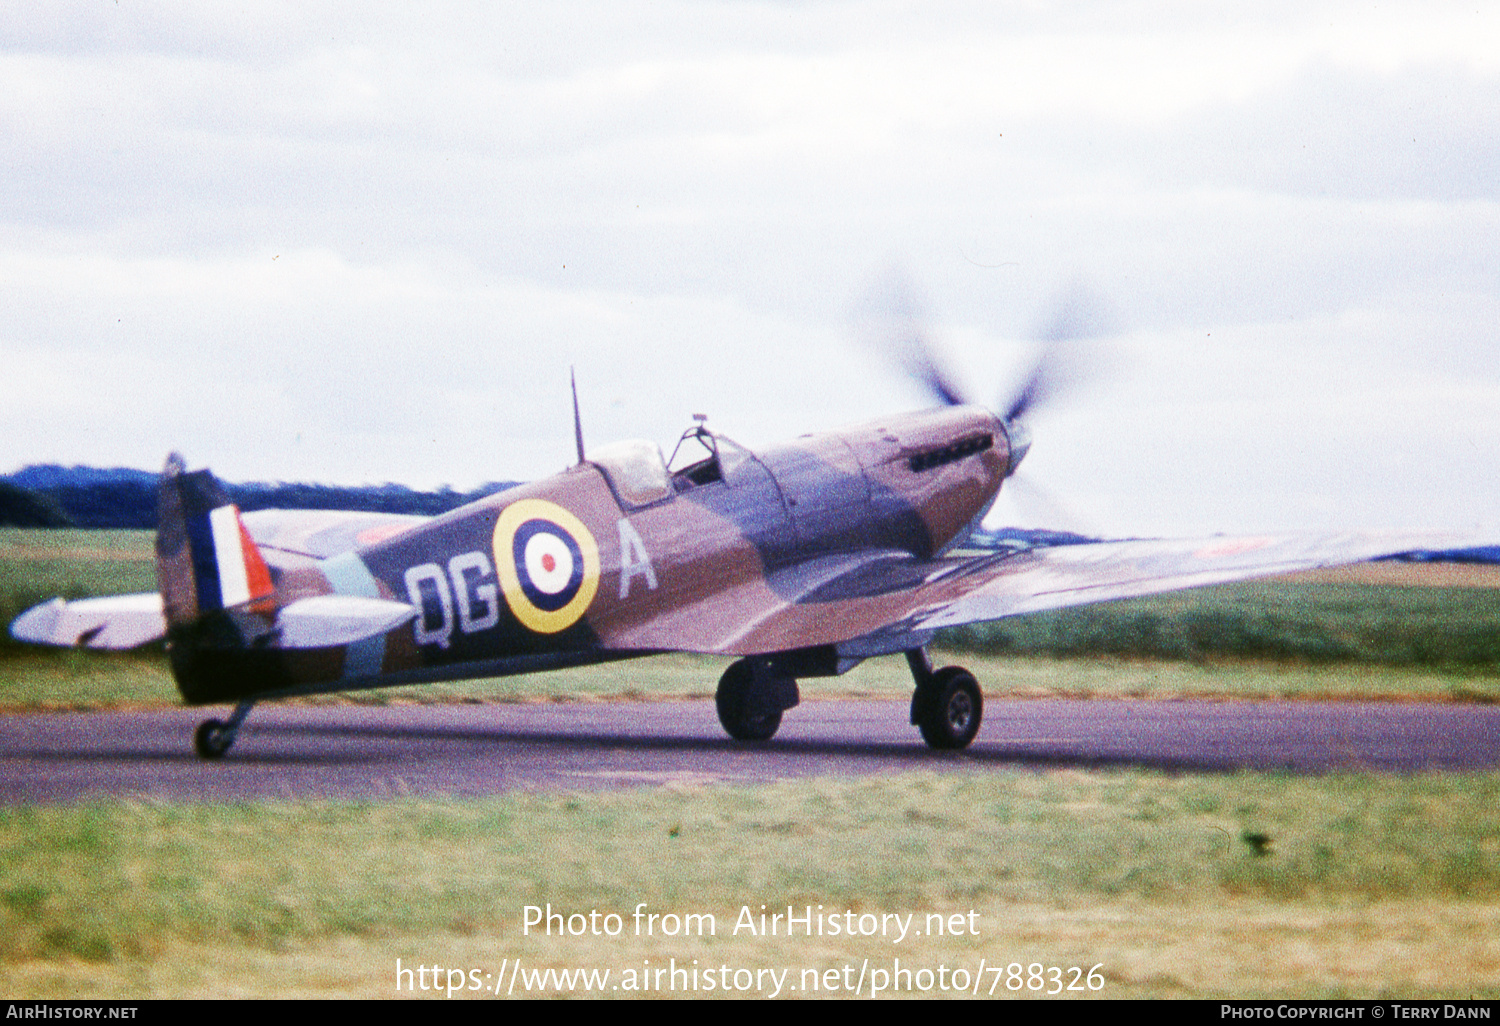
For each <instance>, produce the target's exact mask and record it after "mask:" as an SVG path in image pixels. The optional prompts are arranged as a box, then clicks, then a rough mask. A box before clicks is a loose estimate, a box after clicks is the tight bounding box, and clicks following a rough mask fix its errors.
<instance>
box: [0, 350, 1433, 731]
mask: <svg viewBox="0 0 1500 1026" xmlns="http://www.w3.org/2000/svg"><path fill="white" fill-rule="evenodd" d="M918 373H919V376H924V377H925V378H926V380H927V381H928V382H929V385H930V386H931V388H932V391H933V392H934V393H935V394H936V395H938V396H939V397H940V398H941V399H943V400H944V401H945V402H946V403H947V405H945V406H941V407H938V408H936V409H931V410H927V411H924V412H916V413H908V414H903V415H900V416H892V417H886V418H882V419H879V420H874V421H871V422H869V423H867V424H862V425H859V426H856V427H851V428H848V429H846V430H841V431H833V432H828V433H824V434H814V435H804V436H802V437H800V438H797V439H795V440H793V441H791V442H788V443H786V444H784V445H779V446H775V447H772V448H765V449H761V450H759V451H755V452H752V451H750V450H749V449H747V448H745V447H743V446H740V445H738V444H736V443H734V442H733V441H731V440H730V439H729V438H727V437H725V436H724V435H722V434H720V433H718V432H716V431H713V430H710V429H709V428H708V427H707V426H706V424H705V423H704V422H703V421H701V420H700V421H699V422H698V423H696V424H695V425H694V426H692V427H690V428H689V429H688V430H687V431H686V433H685V434H684V435H683V436H682V438H681V440H680V442H679V444H678V448H677V451H676V452H675V453H674V455H673V458H672V459H671V460H670V461H669V460H666V459H664V458H663V455H662V451H661V449H660V448H659V447H658V446H657V445H656V443H654V442H649V441H625V442H617V443H614V444H610V445H607V446H604V447H602V448H599V449H595V450H592V451H590V452H588V453H587V454H585V452H584V446H583V441H582V432H581V431H578V432H577V448H578V462H577V463H576V464H575V465H574V466H572V467H570V468H569V469H567V470H565V471H563V472H562V473H560V474H557V475H556V476H553V477H550V478H547V479H545V480H540V481H535V482H532V483H530V484H526V485H522V486H519V487H516V488H513V489H510V490H508V491H504V492H501V493H498V494H495V495H492V496H489V497H488V498H485V499H481V500H479V501H478V502H475V503H472V504H470V505H468V506H465V507H463V508H461V509H457V510H454V511H452V512H450V513H447V514H445V515H443V516H439V517H435V518H427V517H414V516H400V515H392V514H378V513H344V512H323V511H318V512H293V511H280V510H263V511H259V512H252V513H246V514H243V515H241V513H240V512H239V511H238V509H237V508H236V507H235V506H234V505H233V504H231V502H230V500H229V497H228V496H227V495H226V493H225V491H224V489H223V488H222V487H221V486H220V485H219V483H218V482H217V481H216V480H215V479H214V477H213V476H212V475H211V474H210V473H209V472H208V471H206V470H198V471H193V472H189V471H188V470H187V469H186V467H185V465H184V463H183V461H182V460H181V459H180V458H179V457H177V456H176V455H173V456H172V457H170V458H169V459H168V461H167V464H166V467H165V469H164V471H163V472H162V475H161V480H160V491H159V509H158V513H159V524H158V530H157V538H156V566H157V580H158V586H159V588H160V591H159V593H156V594H148V595H127V596H117V597H113V598H97V599H84V600H78V601H73V602H64V601H63V600H61V599H55V600H53V601H52V602H50V603H48V604H46V605H42V606H38V607H36V608H34V609H32V610H30V611H28V612H26V613H24V614H23V615H22V616H20V617H19V618H18V619H17V620H16V621H15V622H14V624H13V625H12V627H11V630H12V632H13V634H14V635H15V636H16V637H17V638H20V639H23V640H27V641H33V642H39V643H45V644H55V645H82V646H88V647H91V648H116V649H117V648H130V647H134V646H136V645H141V644H146V643H149V642H153V641H156V640H159V639H161V638H163V637H164V638H165V639H166V643H167V650H168V653H169V656H170V662H171V667H172V672H173V675H174V676H175V678H176V681H177V685H178V688H179V690H180V691H181V693H182V697H183V699H184V700H185V701H186V702H188V703H189V704H192V705H205V704H217V703H235V708H234V712H233V714H232V715H231V716H230V717H229V719H228V720H227V721H220V720H217V719H211V720H207V721H205V722H204V723H202V724H201V725H200V726H199V728H198V730H197V733H196V735H195V747H196V749H197V751H198V754H199V755H201V756H203V757H204V758H209V759H212V758H219V757H221V756H223V755H224V754H225V753H226V752H227V751H229V749H230V746H231V745H233V743H234V741H235V736H236V733H237V731H238V730H239V728H240V725H241V724H242V723H243V722H244V720H245V717H246V715H247V714H248V713H249V711H250V709H251V707H252V705H253V704H254V703H255V702H257V701H260V700H263V699H274V698H281V697H286V696H292V695H301V694H308V693H314V692H329V691H345V690H354V689H362V688H375V687H384V686H388V685H395V684H410V683H416V682H430V681H443V680H454V679H462V678H475V677H490V676H503V675H507V674H518V673H531V672H536V671H540V670H549V669H556V668H561V667H569V666H580V665H586V664H591V663H599V662H604V661H608V660H616V659H625V658H631V657H636V656H645V655H651V654H655V653H662V652H698V653H708V654H714V655H722V656H730V657H734V661H733V662H732V663H731V664H730V666H729V667H728V669H727V670H726V671H725V672H724V674H723V677H722V678H721V679H720V681H719V685H718V691H717V696H716V704H717V707H718V714H719V719H720V721H721V723H722V724H723V726H724V729H725V730H726V731H727V732H728V733H729V735H730V736H731V737H733V738H735V739H738V740H741V741H765V740H767V739H769V738H771V736H772V735H773V734H775V733H776V730H777V728H778V727H779V726H780V723H781V718H782V714H783V713H784V712H785V711H786V710H788V709H791V708H792V707H794V706H796V705H797V704H798V701H799V690H798V681H799V680H805V679H807V678H814V677H824V676H831V675H836V674H841V673H843V672H845V671H847V670H849V669H850V668H852V667H853V666H855V665H857V664H858V663H859V662H860V661H862V660H864V659H866V658H870V657H874V656H883V655H894V654H904V655H905V657H906V659H907V662H908V664H909V665H910V668H911V673H912V677H913V681H914V684H915V689H914V693H913V698H912V702H911V710H910V712H911V722H912V723H913V724H915V725H916V726H917V727H918V729H919V730H920V731H921V734H922V737H923V738H924V739H925V740H926V742H927V743H928V744H929V745H930V746H932V747H933V748H937V749H960V748H963V747H965V746H966V745H968V744H969V743H970V741H972V740H973V739H974V736H975V734H976V733H977V732H978V730H979V726H980V720H981V717H982V698H981V694H980V689H979V685H978V684H977V682H976V681H975V679H974V677H973V676H972V675H971V674H970V673H968V672H967V671H966V670H964V669H962V668H960V667H951V666H950V667H946V668H943V669H934V668H933V667H932V665H931V663H930V661H929V659H928V657H927V654H926V646H927V645H928V643H929V642H930V641H931V639H932V637H933V635H934V633H935V632H936V631H937V630H938V629H940V628H942V627H947V626H952V625H957V624H963V623H971V622H975V621H980V620H991V619H997V618H1000V617H1004V616H1009V615H1013V614H1017V613H1025V612H1032V611H1036V610H1041V609H1049V608H1057V607H1061V606H1070V605H1079V604H1083V603H1090V602H1098V601H1103V600H1108V599H1116V598H1123V597H1127V596H1132V595H1143V594H1148V593H1153V592H1160V591H1168V590H1172V589H1177V588H1187V587H1195V586H1199V585H1205V584H1213V583H1218V582H1222V581H1229V580H1235V579H1240V578H1245V577H1252V576H1257V575H1264V574H1273V573H1279V572H1286V571H1292V570H1299V569H1305V568H1310V567H1316V566H1325V565H1330V564H1337V563H1349V562H1356V561H1360V560H1365V559H1371V558H1375V557H1378V556H1382V555H1387V554H1392V553H1398V552H1403V551H1407V550H1410V549H1415V548H1422V547H1436V545H1435V542H1442V541H1445V540H1448V539H1434V538H1433V537H1432V536H1430V535H1427V536H1404V537H1402V536H1390V535H1385V536H1382V535H1371V534H1343V535H1323V536H1313V537H1309V536H1265V537H1253V538H1224V537H1215V538H1210V539H1206V540H1202V539H1200V540H1197V541H1129V542H1110V543H1100V544H1095V545H1077V546H1067V547H1059V548H1052V549H1032V550H1023V551H1016V552H992V553H984V554H973V553H968V554H964V553H961V552H955V549H956V548H957V547H958V546H959V545H960V544H961V543H962V542H963V541H964V540H965V538H966V537H967V536H968V534H969V532H970V531H971V530H972V528H974V527H975V526H976V525H977V523H978V522H979V520H980V519H981V518H982V517H983V515H984V514H985V512H986V511H987V510H988V509H989V508H990V505H991V503H992V502H993V501H994V499H995V497H996V495H997V494H998V492H999V490H1000V488H1001V485H1002V484H1003V483H1004V482H1005V480H1006V479H1007V478H1008V477H1009V476H1010V475H1011V474H1013V473H1014V472H1015V471H1016V468H1017V466H1018V465H1019V464H1020V463H1021V460H1022V459H1023V457H1024V456H1025V455H1026V452H1027V449H1028V447H1029V445H1030V441H1029V437H1028V434H1027V431H1026V428H1025V426H1024V424H1023V414H1025V413H1026V411H1027V409H1028V407H1029V406H1030V405H1031V404H1032V402H1033V400H1034V399H1035V398H1036V396H1037V395H1038V394H1040V393H1041V392H1042V391H1043V390H1044V387H1043V386H1044V385H1045V381H1044V377H1043V375H1041V374H1037V375H1034V376H1033V377H1032V379H1031V380H1030V381H1028V382H1027V384H1026V385H1025V387H1023V388H1022V389H1021V390H1020V392H1019V394H1018V396H1017V398H1016V399H1015V400H1013V401H1012V402H1011V403H1010V404H1009V406H1008V408H1007V409H1005V410H1004V412H1002V413H999V414H996V413H993V412H990V411H989V410H987V409H984V408H982V407H979V406H975V405H969V404H966V403H964V402H963V401H962V397H961V396H959V395H958V394H957V392H956V390H954V389H953V388H951V387H949V386H948V385H947V384H946V383H945V382H944V381H943V380H942V379H941V378H940V376H938V375H937V374H936V372H935V371H934V370H933V369H932V367H931V364H930V363H927V364H926V365H925V366H924V367H919V368H918ZM574 414H575V429H576V426H577V400H576V394H575V399H574ZM1452 540H1453V541H1455V542H1457V541H1460V540H1459V539H1452Z"/></svg>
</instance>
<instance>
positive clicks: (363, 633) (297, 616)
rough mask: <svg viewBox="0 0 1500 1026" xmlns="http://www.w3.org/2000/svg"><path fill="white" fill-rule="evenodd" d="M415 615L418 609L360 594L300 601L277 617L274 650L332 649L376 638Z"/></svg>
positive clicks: (402, 603)
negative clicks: (277, 631)
mask: <svg viewBox="0 0 1500 1026" xmlns="http://www.w3.org/2000/svg"><path fill="white" fill-rule="evenodd" d="M416 615H417V607H416V606H410V605H407V604H406V603H405V602H392V601H390V600H388V599H378V598H364V597H362V596H359V595H316V596H313V597H312V598H305V599H299V600H298V601H296V602H293V603H292V604H291V605H289V606H287V607H286V608H285V609H283V610H282V611H281V615H280V616H278V617H277V618H276V626H277V628H278V629H279V630H280V636H279V637H278V639H277V641H276V647H277V648H332V647H333V646H335V645H352V644H354V643H355V642H356V641H363V640H365V639H366V638H373V637H378V636H380V635H382V634H384V633H386V632H387V631H389V630H393V629H394V628H396V627H399V626H401V625H402V624H403V623H406V622H407V621H408V620H411V619H413V618H414V617H415V616H416Z"/></svg>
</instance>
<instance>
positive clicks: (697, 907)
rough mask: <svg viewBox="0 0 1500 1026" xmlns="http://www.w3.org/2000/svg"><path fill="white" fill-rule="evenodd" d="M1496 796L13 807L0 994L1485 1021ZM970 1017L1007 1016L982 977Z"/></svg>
mask: <svg viewBox="0 0 1500 1026" xmlns="http://www.w3.org/2000/svg"><path fill="white" fill-rule="evenodd" d="M1497 799H1500V777H1497V776H1495V775H1486V776H1475V777H1462V778H1458V777H1440V776H1424V777H1410V778H1398V779H1390V778H1376V777H1367V776H1347V777H1345V776H1335V777H1322V778H1295V777H1287V776H1278V775H1263V776H1257V775H1248V774H1247V775H1241V776H1231V777H1178V778H1172V777H1165V776H1160V775H1154V774H1145V773H1088V774H1084V773H1071V772H1069V773H1053V774H1031V773H1021V772H999V773H991V772H985V773H975V774H971V775H943V776H941V777H937V776H926V775H920V774H914V775H904V776H900V777H896V778H892V779H884V780H878V779H855V780H850V779H821V780H805V781H798V782H789V783H783V784H776V785H770V786H764V787H756V788H747V789H739V788H702V789H691V788H689V789H656V790H644V789H642V790H634V791H619V792H590V793H584V794H559V795H512V796H505V797H500V798H494V799H487V800H482V801H469V802H452V803H432V802H420V803H419V802H410V803H403V802H393V803H369V804H336V803H316V804H304V803H261V804H243V805H228V806H180V805H177V806H174V805H155V804H140V803H112V804H104V805H88V806H79V807H65V808H12V809H6V810H3V811H0V852H3V857H0V991H3V992H4V993H6V994H7V995H11V996H21V995H25V996H28V997H41V996H53V997H62V996H81V995H88V996H94V997H98V996H104V995H106V994H107V995H111V996H117V997H144V996H167V995H171V996H200V997H201V996H238V995H247V996H266V997H277V996H335V995H340V996H361V997H378V996H394V995H395V994H396V989H395V984H396V977H395V967H396V960H397V959H398V958H399V959H401V960H402V961H403V964H404V965H406V966H408V967H412V966H417V965H424V966H431V965H441V966H444V967H461V968H463V969H465V970H470V969H477V970H480V971H481V974H483V973H484V972H491V973H494V972H499V971H500V970H501V968H502V966H503V965H505V964H507V963H506V962H505V960H507V959H509V960H514V959H517V958H519V959H521V960H522V964H523V965H524V966H526V967H528V968H529V969H541V968H545V967H553V968H566V969H575V968H596V969H604V968H610V969H612V971H613V973H614V976H613V978H614V979H615V980H616V981H620V980H621V979H622V976H621V975H620V974H621V972H622V971H623V970H625V969H630V968H632V967H634V968H637V969H639V968H643V967H644V965H645V963H646V962H647V960H649V961H650V962H651V964H653V965H657V966H663V965H667V964H669V960H670V959H676V960H677V962H678V964H680V965H687V964H689V963H690V962H691V961H692V960H693V959H697V960H699V963H700V964H701V965H703V966H708V965H713V966H719V965H729V966H733V967H749V968H751V969H767V968H770V969H784V968H790V969H792V970H794V972H793V976H792V979H793V980H794V981H798V980H800V975H799V974H800V973H801V972H802V970H803V969H809V970H817V971H818V973H822V972H826V971H827V970H830V969H835V970H837V969H841V968H842V967H843V966H846V965H852V966H854V967H856V970H857V968H858V967H859V966H860V965H862V964H863V960H864V959H867V958H868V959H870V964H871V965H875V966H886V967H891V966H892V960H893V959H895V958H899V959H901V964H903V965H906V966H907V967H908V968H910V969H915V968H922V967H925V968H929V969H931V970H932V971H934V972H936V971H937V970H938V969H939V967H940V966H943V967H946V968H947V969H948V970H949V971H951V970H953V969H954V968H957V967H967V970H968V972H969V973H970V974H971V976H973V975H976V974H977V973H978V971H979V970H978V967H979V964H980V962H981V960H984V961H985V963H986V964H987V965H990V966H1001V965H1009V964H1010V963H1012V962H1018V963H1021V964H1022V965H1024V966H1028V967H1029V966H1030V965H1031V964H1032V963H1038V964H1040V965H1042V966H1049V967H1050V966H1059V967H1073V966H1081V967H1082V969H1083V971H1084V972H1085V973H1086V972H1087V971H1088V970H1089V969H1090V968H1092V967H1094V966H1096V965H1099V966H1100V969H1099V974H1100V979H1101V980H1102V989H1101V990H1099V991H1098V992H1097V993H1099V994H1100V995H1101V996H1107V997H1215V996H1241V997H1261V996H1272V995H1275V996H1284V997H1290V996H1299V997H1335V996H1382V995H1383V996H1404V997H1420V996H1428V997H1431V996H1449V997H1451V996H1455V995H1464V996H1466V995H1470V994H1473V995H1476V996H1481V997H1489V998H1494V997H1497V996H1500V931H1496V930H1495V928H1494V924H1495V921H1496V916H1497V914H1500V802H1497ZM548 903H550V904H551V905H552V906H553V908H554V909H555V910H561V911H562V912H564V913H565V914H570V913H573V912H579V913H583V914H585V915H587V914H588V913H590V912H591V911H595V910H597V911H598V912H599V913H600V915H601V916H604V915H607V914H608V913H611V912H613V913H616V914H618V915H619V916H620V917H621V923H622V925H623V929H622V930H621V931H620V932H621V935H620V936H617V937H608V936H590V935H587V934H585V935H584V936H578V937H571V936H558V935H554V936H552V937H547V936H539V935H531V936H525V935H523V933H522V924H523V909H524V907H525V906H526V905H536V906H538V907H541V908H544V909H545V907H546V905H547V904H548ZM642 903H644V904H645V906H646V907H647V909H648V910H651V911H655V912H658V913H662V914H667V913H674V914H676V915H678V916H684V917H685V916H686V915H687V914H689V913H693V914H698V915H703V914H712V915H713V916H714V918H715V924H716V932H715V934H714V935H713V936H696V935H695V936H680V935H679V936H676V937H672V936H663V935H660V934H658V935H656V936H650V937H648V936H635V935H634V928H633V923H632V916H631V913H632V911H633V910H634V909H635V908H636V907H637V906H638V905H640V904H642ZM761 905H765V906H766V907H767V909H768V910H782V909H785V908H786V906H788V905H791V906H793V907H794V908H796V909H799V910H801V909H804V908H805V907H806V906H808V905H812V906H814V908H816V907H817V906H819V905H821V906H822V907H823V908H824V909H825V910H827V911H829V912H840V913H842V912H843V910H846V909H848V910H852V911H854V912H855V913H856V914H863V913H875V914H882V913H896V914H898V915H908V914H909V915H912V916H914V917H915V920H914V921H915V923H917V924H919V925H918V929H921V928H922V925H924V924H926V923H927V918H926V917H927V916H928V915H929V914H938V915H940V916H942V917H943V918H944V920H945V921H947V922H949V923H950V924H951V922H952V921H951V919H950V917H952V916H954V915H957V916H959V917H960V919H962V920H963V923H962V930H961V932H960V933H959V935H957V936H931V935H927V936H916V935H909V936H908V938H907V939H906V940H905V941H904V942H902V943H899V944H897V943H893V942H892V940H891V939H890V938H884V939H882V938H881V937H879V936H873V937H856V938H853V939H850V938H845V937H838V938H833V937H829V936H824V937H817V936H812V937H807V936H794V937H786V936H784V935H778V936H776V937H764V936H755V935H751V934H748V933H745V932H741V933H740V934H738V935H736V934H735V933H734V930H733V927H734V925H735V924H736V922H737V921H738V920H739V917H740V915H741V912H740V910H741V908H742V907H744V906H749V907H750V909H751V912H752V914H753V915H755V916H758V914H759V911H760V906H761ZM971 911H973V912H975V913H977V918H975V919H974V920H972V921H970V920H968V919H967V918H966V917H967V914H968V913H969V912H971ZM664 922H665V921H664ZM971 923H972V925H973V926H974V927H975V928H976V929H977V935H975V934H974V933H971V932H969V926H970V924H971ZM558 932H561V931H558ZM481 979H482V975H481ZM995 980H996V977H995V976H993V975H991V976H985V977H983V985H984V987H985V988H986V990H987V989H988V987H989V986H991V985H992V984H993V983H994V982H995ZM554 982H555V981H554ZM463 983H464V985H465V986H467V985H468V983H469V978H468V977H464V978H463ZM491 985H492V984H491ZM933 985H934V986H935V983H934V984H933ZM1048 986H1050V984H1048ZM545 989H547V988H544V990H545ZM551 989H552V990H556V989H558V988H556V987H555V986H554V987H553V988H551ZM611 993H612V992H611ZM866 993H868V991H867V992H866ZM998 993H999V994H1000V995H1001V996H1011V995H1009V993H1008V992H1007V990H1006V988H1005V985H1004V983H1003V981H1002V982H1001V983H1000V986H999V988H998ZM1087 993H1088V992H1085V995H1086V994H1087ZM417 996H428V997H431V996H434V995H433V994H432V993H430V992H429V993H428V994H426V995H423V994H421V993H420V991H419V992H418V994H417ZM437 996H441V994H439V995H437ZM463 996H472V995H468V994H467V993H465V994H464V995H463Z"/></svg>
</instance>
